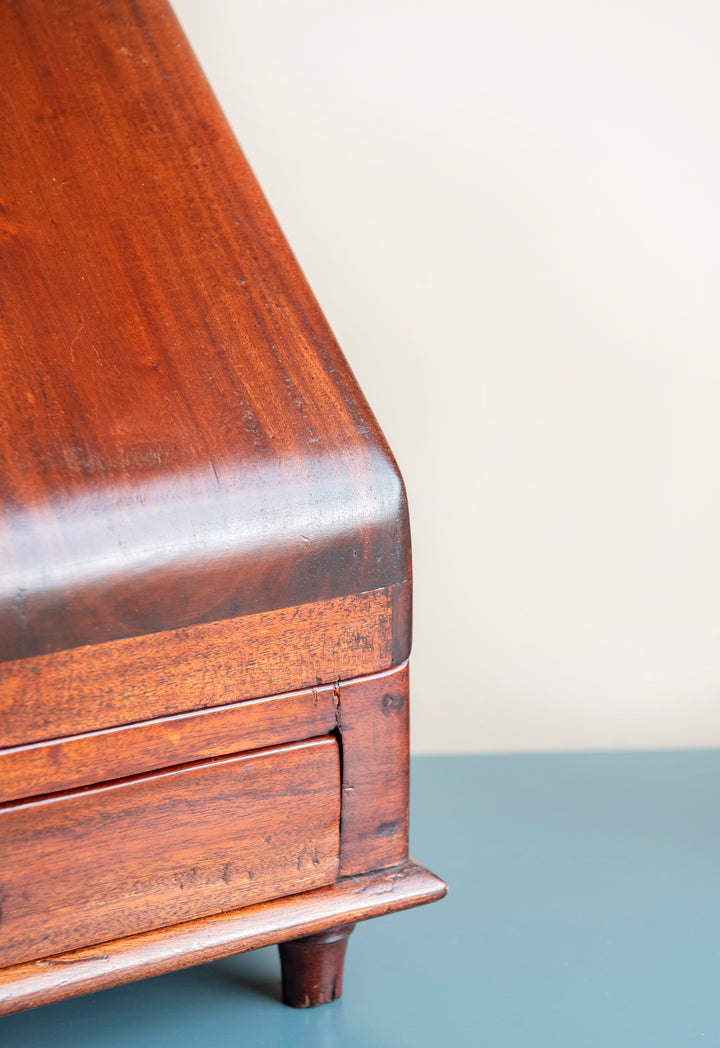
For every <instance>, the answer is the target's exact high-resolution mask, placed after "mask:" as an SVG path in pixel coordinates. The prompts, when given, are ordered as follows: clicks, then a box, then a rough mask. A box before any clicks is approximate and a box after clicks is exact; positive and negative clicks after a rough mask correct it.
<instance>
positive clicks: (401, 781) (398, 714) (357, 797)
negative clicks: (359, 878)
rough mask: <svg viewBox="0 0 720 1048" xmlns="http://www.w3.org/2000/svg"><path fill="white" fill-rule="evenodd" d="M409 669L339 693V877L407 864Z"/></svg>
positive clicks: (350, 684)
mask: <svg viewBox="0 0 720 1048" xmlns="http://www.w3.org/2000/svg"><path fill="white" fill-rule="evenodd" d="M408 684H409V681H408V667H407V664H405V665H403V666H400V667H397V668H396V669H393V670H390V671H388V672H387V673H381V674H377V675H375V676H373V677H370V678H366V679H365V680H356V681H350V682H348V683H340V684H339V685H338V687H337V688H336V698H337V701H338V721H339V724H340V737H341V739H342V777H343V783H342V793H343V796H342V824H341V829H340V873H341V874H343V875H344V876H349V875H351V874H356V873H365V872H367V871H368V870H373V869H381V868H382V867H384V866H393V865H394V864H396V863H399V862H403V861H404V860H405V859H406V858H407V853H408V789H409V757H408V742H409V740H408V705H409V703H408Z"/></svg>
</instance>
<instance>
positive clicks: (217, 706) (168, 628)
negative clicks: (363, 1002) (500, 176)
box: [0, 0, 445, 1011]
mask: <svg viewBox="0 0 720 1048" xmlns="http://www.w3.org/2000/svg"><path fill="white" fill-rule="evenodd" d="M0 67H1V73H0V97H1V98H2V102H1V104H0V126H1V132H0V133H1V139H0V140H1V142H2V146H1V147H0V259H1V264H0V375H1V379H0V466H1V478H0V485H1V486H0V557H1V576H0V969H1V970H0V1010H4V1011H12V1010H15V1009H19V1008H24V1007H29V1006H32V1005H35V1004H41V1003H43V1002H46V1001H51V1000H55V999H58V998H61V997H66V996H70V995H73V994H78V993H83V992H86V991H88V990H92V989H96V988H99V987H103V986H110V985H113V984H115V983H120V982H123V981H127V980H130V979H135V978H140V977H143V976H146V975H151V974H154V973H159V972H165V971H168V970H170V969H173V968H177V967H181V966H184V965H190V964H194V963H197V962H200V961H205V960H209V959H211V958H214V957H220V956H223V955H227V954H230V953H233V952H237V951H242V950H247V949H252V948H254V947H257V946H261V945H266V944H268V943H279V944H281V956H282V960H283V992H284V997H285V1000H286V1001H288V1003H291V1004H296V1005H308V1004H317V1003H321V1002H323V1001H325V1000H329V999H331V998H332V997H334V996H337V995H338V994H339V993H340V984H341V977H342V958H343V954H344V949H345V942H346V939H347V936H348V934H349V932H350V930H351V929H352V926H353V924H354V923H355V922H357V921H360V920H364V919H365V918H369V917H374V916H377V915H380V914H383V913H387V912H389V911H393V910H398V909H402V908H405V907H409V906H414V905H416V904H418V903H424V902H429V901H431V900H433V899H437V898H440V897H441V896H442V894H443V893H444V890H445V888H444V885H443V884H442V882H441V881H439V880H438V879H437V878H436V877H434V876H433V875H432V874H430V873H429V872H428V871H426V870H424V869H423V868H422V867H421V866H419V865H417V864H416V863H414V862H412V861H411V860H410V859H409V858H408V852H407V797H408V766H407V745H408V736H407V716H408V672H407V661H406V660H407V657H408V652H409V648H410V607H411V605H410V578H411V570H410V541H409V533H408V518H407V507H406V501H405V494H404V489H403V484H402V481H401V478H400V475H399V473H398V470H397V467H396V465H395V462H394V460H393V458H392V455H391V453H390V451H389V449H388V447H387V445H386V443H385V440H384V438H383V436H382V434H381V432H380V431H379V429H378V427H377V424H376V422H375V420H374V418H373V416H372V414H371V412H370V410H369V409H368V406H367V404H366V403H365V400H364V399H363V396H362V394H361V393H360V391H359V389H358V387H357V385H356V383H355V380H354V379H353V376H352V374H351V372H350V370H349V368H348V366H347V364H346V362H345V360H344V359H343V357H342V355H341V353H340V351H339V349H338V347H337V345H336V344H335V341H334V340H333V337H332V334H331V333H330V331H329V329H328V326H327V323H326V322H325V320H324V319H323V316H322V313H321V312H320V310H319V308H318V306H317V304H316V303H315V301H314V299H313V296H312V294H311V292H310V290H309V288H308V286H307V284H306V282H305V280H304V278H303V276H302V274H301V272H300V270H299V268H298V265H297V263H296V262H295V260H294V258H293V256H292V254H291V252H290V250H289V248H288V246H287V244H286V242H285V240H284V238H283V236H282V234H281V232H280V230H279V228H278V226H277V223H276V221H275V219H274V218H273V215H272V214H271V212H270V210H269V208H268V205H267V203H266V202H265V200H264V198H263V196H262V194H261V192H260V190H259V188H258V186H257V184H256V182H255V180H254V178H253V176H252V174H251V172H250V171H249V169H248V166H247V164H246V162H245V160H244V158H243V155H242V153H241V152H240V150H239V148H238V146H237V144H236V142H235V140H234V138H233V135H232V133H231V132H230V130H229V128H228V125H227V123H226V121H225V119H224V117H223V115H222V113H221V112H220V110H219V108H218V105H217V103H216V102H215V100H214V98H213V96H212V94H211V92H210V90H209V88H208V85H207V83H206V82H205V80H204V78H203V76H202V73H201V72H200V70H199V68H198V65H197V63H196V61H195V59H194V57H193V55H192V53H191V51H190V49H189V47H188V44H187V42H186V41H185V39H184V37H183V34H182V32H181V30H180V28H179V26H178V23H177V21H176V20H175V17H174V16H173V14H172V12H171V10H170V9H169V7H168V6H167V5H166V3H165V0H52V2H47V0H12V2H9V3H5V4H3V5H2V6H1V7H0Z"/></svg>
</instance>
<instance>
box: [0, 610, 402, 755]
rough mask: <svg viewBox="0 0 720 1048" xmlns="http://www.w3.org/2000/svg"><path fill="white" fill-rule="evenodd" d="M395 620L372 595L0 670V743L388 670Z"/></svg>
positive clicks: (20, 661) (130, 640)
mask: <svg viewBox="0 0 720 1048" xmlns="http://www.w3.org/2000/svg"><path fill="white" fill-rule="evenodd" d="M392 616H393V596H392V591H389V590H374V591H372V592H370V593H360V594H355V595H354V596H350V597H341V598H336V599H334V600H330V601H319V602H317V603H314V604H306V605H302V606H300V607H298V608H283V609H280V610H278V611H272V612H265V613H263V614H261V615H253V616H246V617H245V618H241V619H230V620H226V621H223V622H217V623H212V624H210V625H207V626H206V625H201V626H194V627H190V628H187V629H181V630H174V631H169V632H168V633H158V634H150V635H148V636H145V637H132V638H128V639H127V640H121V641H113V642H110V643H108V644H99V645H92V646H89V647H85V648H75V649H72V650H70V651H65V652H57V653H53V654H50V655H39V656H35V657H34V658H31V659H18V660H16V661H14V662H6V663H2V664H0V745H2V746H14V745H19V744H23V743H29V742H36V741H41V740H46V739H54V738H58V737H59V736H65V735H74V734H79V733H81V732H87V731H96V730H99V729H101V728H107V727H112V726H114V725H119V724H127V723H131V722H132V721H138V720H149V719H151V718H154V717H162V716H165V715H168V714H172V713H182V712H185V711H190V710H197V709H204V708H207V707H211V706H219V705H223V704H229V703H233V702H238V701H240V700H244V699H249V698H261V697H263V696H266V695H273V694H276V693H280V692H284V691H288V690H291V689H292V690H300V689H301V688H307V687H314V686H318V685H322V684H328V683H332V682H333V681H336V680H339V679H344V678H348V677H359V676H362V675H364V674H366V673H373V672H375V671H377V670H379V669H384V668H386V667H387V666H389V665H391V662H392V654H393V651H392V648H393V639H392V636H393V630H394V621H393V617H392ZM401 628H402V627H401Z"/></svg>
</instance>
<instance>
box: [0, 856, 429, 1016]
mask: <svg viewBox="0 0 720 1048" xmlns="http://www.w3.org/2000/svg"><path fill="white" fill-rule="evenodd" d="M446 891H447V889H446V886H445V885H444V884H443V882H442V881H441V880H440V879H439V878H437V877H435V876H434V875H433V874H432V873H429V872H428V870H426V869H424V868H423V867H422V866H419V865H417V864H416V863H414V862H407V863H405V864H403V865H401V866H396V867H394V868H393V869H391V870H383V871H381V872H378V873H372V874H366V875H364V876H358V877H350V878H344V879H341V880H339V881H337V882H336V883H335V884H332V885H329V886H328V887H325V888H318V889H316V890H315V891H310V892H306V893H305V894H303V895H293V896H290V897H288V898H284V899H274V900H272V901H270V902H266V903H261V904H259V905H256V906H250V907H248V908H246V909H242V910H236V911H234V912H232V913H219V914H214V915H213V916H210V917H205V918H203V919H201V920H196V921H189V922H187V923H185V924H179V925H176V926H175V927H173V928H167V929H162V930H159V931H152V932H145V933H144V934H142V935H136V936H131V937H129V938H125V939H120V940H118V941H116V942H110V943H104V944H103V945H102V946H101V947H88V948H86V949H80V950H77V951H74V952H73V953H68V954H64V955H61V956H58V957H53V958H50V959H49V960H47V961H39V962H35V963H30V964H21V965H16V966H14V967H12V968H7V969H5V971H0V1014H2V1013H5V1012H14V1011H20V1010H21V1009H23V1008H32V1007H34V1006H36V1005H39V1004H48V1003H50V1002H51V1001H57V1000H61V999H62V998H64V997H73V996H76V995H77V994H81V993H89V992H90V991H92V990H100V989H104V988H105V987H108V986H116V985H118V984H119V983H123V982H128V981H129V980H132V979H142V978H145V977H147V976H150V975H161V974H162V973H163V972H169V971H174V970H175V969H177V968H188V967H190V966H191V965H193V964H199V963H202V962H204V961H211V960H214V959H215V958H218V957H228V956H229V955H230V954H233V953H242V952H244V951H245V950H254V949H257V948H258V947H260V946H269V945H271V944H272V943H279V942H286V941H287V940H288V939H295V938H298V937H301V936H306V935H315V934H318V933H321V932H323V931H326V930H327V929H329V928H334V927H337V926H339V925H342V924H352V923H354V922H357V921H364V920H367V919H368V918H370V917H379V916H382V915H383V914H387V913H393V912H395V911H397V910H405V909H408V908H409V907H411V906H418V905H421V904H423V903H429V902H434V901H436V900H437V899H442V897H443V896H444V895H445V893H446Z"/></svg>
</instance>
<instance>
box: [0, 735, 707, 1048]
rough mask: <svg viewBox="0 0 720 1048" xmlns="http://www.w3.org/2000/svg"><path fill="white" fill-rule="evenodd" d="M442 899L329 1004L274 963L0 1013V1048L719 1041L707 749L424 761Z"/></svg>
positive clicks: (372, 948)
mask: <svg viewBox="0 0 720 1048" xmlns="http://www.w3.org/2000/svg"><path fill="white" fill-rule="evenodd" d="M412 773H413V782H412V786H413V788H412V828H413V829H412V852H413V854H414V855H416V856H417V857H418V858H419V859H420V860H421V861H422V862H424V863H426V864H427V865H428V866H429V867H430V868H431V869H433V870H434V871H435V872H437V873H438V874H439V875H440V876H442V877H444V878H445V879H446V880H447V881H448V883H449V884H450V894H449V896H448V898H447V899H445V900H444V901H443V902H440V903H436V904H434V905H432V906H428V907H424V908H422V909H418V910H412V911H409V912H407V913H402V914H395V915H393V916H391V917H385V918H381V919H379V920H375V921H370V922H368V923H367V924H361V925H359V926H358V927H357V929H356V931H355V933H354V934H353V936H352V938H351V939H350V944H349V948H348V959H347V964H346V972H345V996H344V998H343V999H342V1000H341V1001H338V1002H336V1003H334V1004H332V1005H327V1006H325V1007H323V1008H318V1009H314V1010H311V1011H294V1010H292V1009H289V1008H286V1007H284V1006H283V1005H282V1004H280V1002H279V1000H278V987H279V982H278V980H279V965H278V960H277V950H276V949H275V948H274V947H273V948H271V949H266V950H260V951H257V952H256V953H251V954H244V955H241V956H238V957H234V958H230V959H228V960H223V961H215V962H213V963H212V964H207V965H203V966H201V967H198V968H193V969H188V970H186V971H183V972H177V973H174V974H172V975H167V976H162V977H160V978H156V979H151V980H146V981H144V982H140V983H134V984H132V985H129V986H123V987H118V988H117V989H113V990H106V991H104V992H102V993H97V994H93V995H91V996H88V997H82V998H76V999H75V1000H72V1001H64V1002H61V1003H59V1004H56V1005H51V1006H48V1007H45V1008H39V1009H35V1010H34V1011H30V1012H25V1013H21V1014H18V1015H13V1016H7V1017H5V1018H3V1019H0V1045H2V1048H30V1046H32V1048H44V1046H46V1045H49V1046H52V1048H65V1046H68V1048H70V1046H72V1048H85V1046H92V1048H126V1046H131V1045H132V1046H133V1048H151V1046H152V1048H164V1046H167V1048H170V1046H172V1048H183V1046H190V1045H193V1046H207V1045H212V1046H214V1048H218V1046H224V1045H233V1046H245V1045H247V1046H251V1045H253V1046H255V1045H269V1046H273V1048H278V1046H283V1045H288V1046H290V1045H292V1046H293V1048H304V1046H312V1048H331V1046H333V1045H343V1046H348V1048H365V1046H372V1048H382V1046H388V1048H389V1046H393V1048H394V1046H413V1048H417V1046H423V1045H428V1046H429V1045H433V1046H437V1045H442V1046H445V1045H483V1046H485V1045H487V1046H492V1048H515V1046H521V1045H522V1046H532V1048H536V1046H545V1045H547V1046H552V1048H564V1046H568V1048H569V1046H572V1048H595V1046H597V1048H608V1046H612V1048H623V1046H626V1045H627V1046H630V1045H632V1046H633V1048H635V1046H638V1045H640V1046H645V1045H648V1046H652V1048H661V1046H665V1045H667V1046H672V1048H685V1046H687V1045H695V1044H699V1045H720V877H719V876H718V875H719V874H720V828H719V827H718V819H717V799H718V796H719V795H720V752H710V751H703V752H692V753H628V754H619V753H616V754H580V755H575V754H573V755H552V756H548V755H522V756H475V757H472V756H470V757H465V756H463V757H422V758H416V759H414V761H413V765H412Z"/></svg>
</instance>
